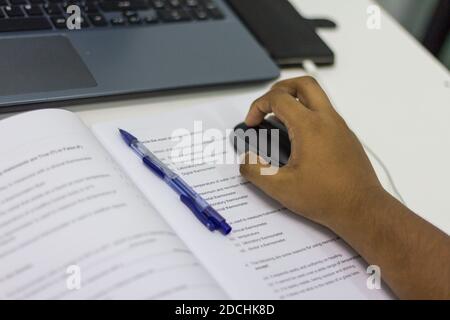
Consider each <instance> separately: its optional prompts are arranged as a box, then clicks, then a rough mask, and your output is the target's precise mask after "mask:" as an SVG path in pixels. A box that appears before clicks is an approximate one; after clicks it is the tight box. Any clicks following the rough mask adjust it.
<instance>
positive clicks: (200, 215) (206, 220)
mask: <svg viewBox="0 0 450 320" xmlns="http://www.w3.org/2000/svg"><path fill="white" fill-rule="evenodd" d="M180 200H181V202H183V203H184V204H185V205H186V206H187V207H188V208H189V209H190V210H191V211H192V213H194V215H195V216H196V217H197V219H198V220H199V221H200V222H201V223H202V224H203V225H204V226H205V227H207V228H208V230H209V231H215V230H216V229H217V227H216V225H215V224H214V223H213V222H212V221H211V220H210V219H209V218H208V217H207V216H206V215H205V214H203V213H202V212H201V211H200V210H199V209H198V208H197V205H196V204H195V201H193V200H192V199H191V198H190V197H189V196H186V195H184V194H182V195H180Z"/></svg>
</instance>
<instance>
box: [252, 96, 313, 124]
mask: <svg viewBox="0 0 450 320" xmlns="http://www.w3.org/2000/svg"><path fill="white" fill-rule="evenodd" d="M307 111H308V110H307V109H306V108H305V107H304V106H302V104H301V103H299V102H298V101H297V99H295V98H294V97H293V96H292V95H290V94H288V93H286V92H285V91H283V90H279V89H276V88H275V89H272V90H271V91H269V92H268V93H266V94H265V95H263V96H262V97H261V98H259V99H257V100H256V101H255V102H253V104H252V106H251V107H250V111H249V112H248V114H247V117H246V119H245V123H246V124H247V125H248V126H250V127H253V126H256V125H258V124H260V123H261V121H263V120H264V117H265V116H266V115H267V114H269V113H272V112H273V113H275V115H276V116H277V117H278V118H279V119H280V120H281V121H282V122H283V123H284V124H285V125H286V126H287V127H288V128H289V127H291V126H293V125H295V124H296V123H298V122H299V121H301V119H302V117H303V118H304V117H306V112H307Z"/></svg>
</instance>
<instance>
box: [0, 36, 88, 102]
mask: <svg viewBox="0 0 450 320" xmlns="http://www.w3.org/2000/svg"><path fill="white" fill-rule="evenodd" d="M0 58H1V59H0V95H2V96H3V95H17V94H27V93H38V92H48V91H55V90H67V89H81V88H89V87H95V86H96V85H97V83H96V82H95V80H94V78H93V77H92V74H91V73H90V72H89V70H88V68H87V67H86V65H85V64H84V62H83V61H82V60H81V58H80V56H79V55H78V53H77V51H76V50H75V48H74V47H73V46H72V44H71V43H70V41H69V40H68V39H67V38H65V37H63V36H48V37H29V38H28V37H27V38H15V39H1V40H0Z"/></svg>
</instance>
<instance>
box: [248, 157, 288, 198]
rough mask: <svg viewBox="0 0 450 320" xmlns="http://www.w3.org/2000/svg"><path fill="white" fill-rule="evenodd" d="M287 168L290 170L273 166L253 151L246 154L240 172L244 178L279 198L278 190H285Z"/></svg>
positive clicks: (273, 196)
mask: <svg viewBox="0 0 450 320" xmlns="http://www.w3.org/2000/svg"><path fill="white" fill-rule="evenodd" d="M255 159H256V160H257V161H255ZM274 170H275V171H274ZM287 170H289V169H288V168H287V167H283V168H274V167H271V166H270V165H269V164H266V163H265V162H264V161H263V160H262V159H261V158H259V157H258V156H257V155H256V154H254V153H252V152H249V153H247V154H246V155H245V161H244V163H243V164H241V166H240V172H241V175H242V176H243V177H244V178H246V179H247V180H248V181H250V182H251V183H252V184H254V185H255V186H257V187H258V188H260V189H261V190H262V191H264V192H265V193H266V194H268V195H269V196H271V197H272V198H274V199H277V200H278V199H279V194H278V192H280V191H281V190H283V183H284V181H285V179H284V177H286V171H287Z"/></svg>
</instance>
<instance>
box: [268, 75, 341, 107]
mask: <svg viewBox="0 0 450 320" xmlns="http://www.w3.org/2000/svg"><path fill="white" fill-rule="evenodd" d="M273 88H275V89H279V90H283V91H285V92H287V93H289V94H290V95H292V96H294V97H296V98H298V99H299V100H300V101H301V102H302V103H303V104H304V105H305V106H306V107H307V108H308V109H311V110H314V111H331V110H334V109H333V106H332V104H331V102H330V99H328V96H327V95H326V93H325V91H323V89H322V87H321V86H320V85H319V83H318V82H317V81H316V80H315V79H314V78H312V77H309V76H308V77H300V78H294V79H288V80H284V81H280V82H278V83H276V84H275V85H274V86H273Z"/></svg>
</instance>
